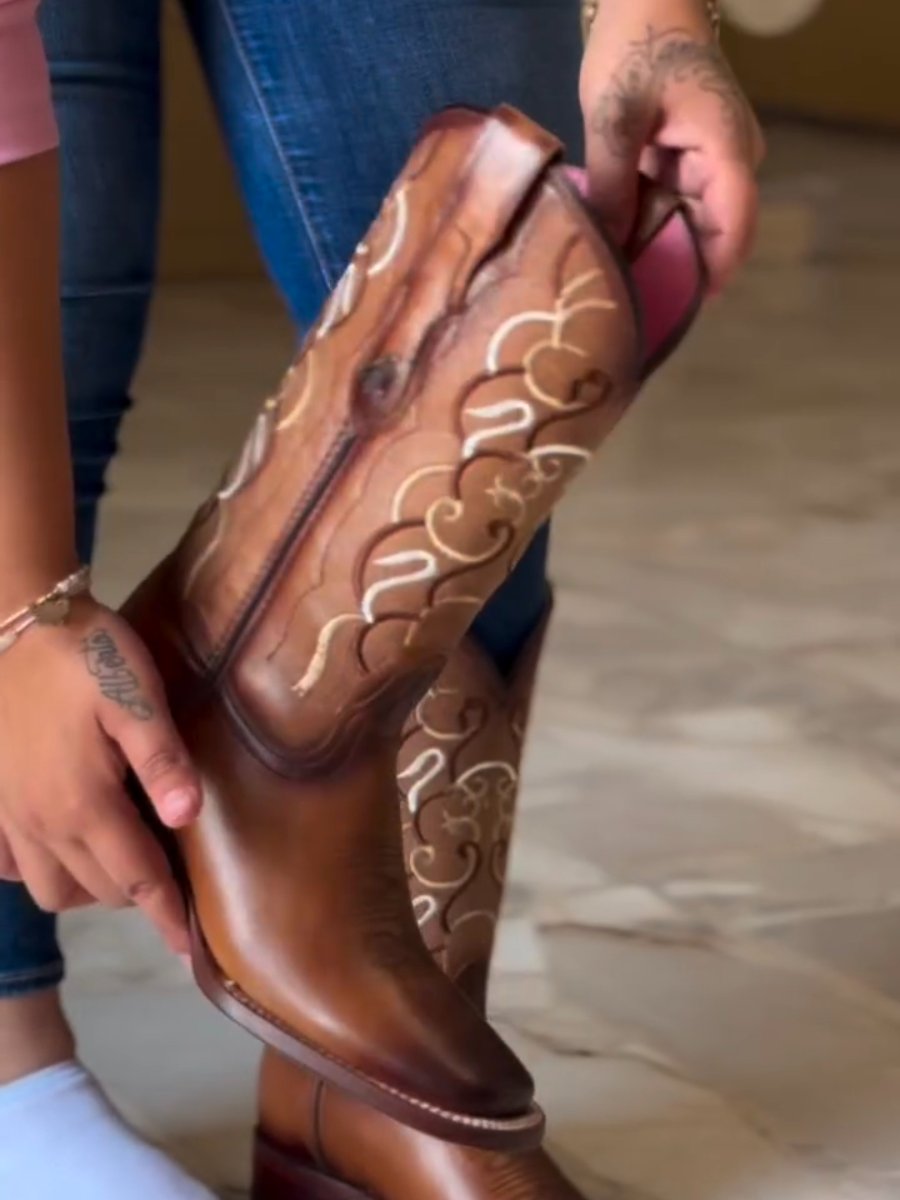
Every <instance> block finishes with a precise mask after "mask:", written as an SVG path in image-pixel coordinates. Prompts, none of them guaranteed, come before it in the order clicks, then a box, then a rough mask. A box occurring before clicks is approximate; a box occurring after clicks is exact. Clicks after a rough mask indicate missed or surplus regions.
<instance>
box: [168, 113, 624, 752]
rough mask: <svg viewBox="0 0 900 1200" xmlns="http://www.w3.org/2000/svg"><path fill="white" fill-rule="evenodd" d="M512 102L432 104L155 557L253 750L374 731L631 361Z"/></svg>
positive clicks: (419, 685)
mask: <svg viewBox="0 0 900 1200" xmlns="http://www.w3.org/2000/svg"><path fill="white" fill-rule="evenodd" d="M559 152H560V148H559V146H558V144H557V143H556V142H555V141H554V140H553V139H552V138H551V137H550V136H549V135H548V134H546V133H545V132H544V131H542V130H540V129H539V128H538V127H537V126H534V125H532V124H531V123H530V122H528V121H527V120H526V119H525V118H524V117H521V116H520V115H519V114H516V113H514V112H513V111H512V110H498V111H497V112H496V113H494V114H492V115H490V116H486V115H481V114H473V113H466V112H451V113H447V114H445V115H443V116H442V117H440V118H438V119H437V120H436V121H435V122H434V123H433V125H432V126H431V127H430V129H429V130H428V132H427V133H426V135H425V137H424V139H423V140H422V142H421V143H420V144H419V146H418V147H417V149H416V151H415V152H414V154H413V156H412V159H411V160H410V162H409V164H408V166H407V168H406V170H405V171H404V172H403V174H402V175H401V177H400V178H399V180H398V182H397V184H396V186H395V188H394V189H393V191H392V193H391V195H390V196H389V197H388V199H387V201H386V203H385V206H384V209H383V211H382V213H381V215H380V217H379V218H378V220H377V221H376V222H375V225H374V226H373V229H372V231H371V232H370V234H369V235H368V237H367V238H366V240H365V241H364V242H363V243H362V244H361V245H360V247H359V248H358V250H357V252H356V255H355V257H354V260H353V262H352V263H351V264H350V266H349V268H348V270H347V273H346V275H345V276H344V278H343V280H342V281H341V283H340V284H339V286H338V288H337V289H336V291H335V293H334V296H333V298H332V300H331V301H330V302H329V304H328V305H327V307H326V309H325V311H324V313H323V315H322V317H321V319H320V321H319V322H318V324H317V325H316V326H315V327H314V328H313V329H312V330H311V331H310V333H309V336H308V337H307V339H306V341H305V344H304V346H303V349H302V351H301V353H300V356H299V357H298V359H297V361H296V363H295V364H294V366H293V367H292V368H291V370H290V371H289V373H288V375H287V377H286V379H285V381H284V383H283V385H282V387H281V389H280V391H279V392H278V394H277V395H276V396H275V397H273V398H272V399H270V400H268V401H267V402H266V404H265V405H264V406H263V409H262V411H261V413H260V414H259V416H258V417H257V419H256V422H255V424H254V427H253V430H252V432H251V435H250V437H249V439H248V441H247V443H246V445H245V446H244V449H243V451H242V453H241V454H240V456H239V457H238V460H237V462H236V463H235V465H234V467H233V469H232V470H231V471H230V472H229V473H228V475H227V476H226V478H225V480H224V481H223V483H222V486H221V487H220V489H219V490H218V492H217V494H216V495H215V497H213V499H212V500H211V501H210V503H208V504H207V505H206V506H204V508H203V509H202V510H201V511H200V513H198V515H197V518H196V520H195V521H194V523H193V525H192V527H191V529H190V530H189V532H188V534H187V536H186V537H185V539H184V540H183V542H182V544H181V546H180V547H179V549H178V551H177V552H176V554H175V555H174V557H173V559H172V560H171V561H170V563H169V564H168V567H167V568H166V570H167V572H168V579H167V589H166V590H167V592H168V594H169V596H170V597H172V603H174V604H175V606H176V608H177V612H176V613H175V614H174V620H175V623H176V624H177V625H178V627H179V628H180V630H181V631H182V636H186V637H187V639H188V641H189V643H190V657H191V660H192V661H193V662H195V663H196V664H197V669H198V671H199V673H200V674H201V675H202V676H204V677H205V678H206V680H207V682H208V684H210V685H212V686H214V687H215V688H216V689H217V690H218V691H220V692H223V693H226V694H227V696H228V700H229V707H230V710H231V714H232V718H233V719H234V721H235V722H236V723H237V724H238V725H239V726H240V728H241V730H242V732H243V734H244V736H245V737H246V738H247V739H248V740H249V741H251V742H252V743H253V744H254V745H255V747H256V748H257V752H258V753H259V754H260V755H261V756H262V757H264V758H265V760H266V761H268V762H269V763H270V764H271V765H272V767H273V769H276V770H279V771H281V772H283V773H287V774H291V773H303V772H309V771H310V770H315V769H320V768H322V767H325V766H328V765H330V764H333V763H334V762H336V761H342V760H344V759H346V757H347V756H348V754H352V753H354V752H356V751H357V750H358V749H359V748H360V746H361V745H362V744H363V743H365V742H366V741H367V740H368V739H371V738H372V737H373V736H394V735H396V734H398V733H399V729H400V725H401V724H402V721H403V720H404V719H405V717H406V715H407V713H408V711H409V709H410V707H411V706H412V704H413V703H415V700H416V699H418V697H419V696H421V694H422V693H423V691H424V690H425V689H426V688H427V686H428V685H429V684H430V683H431V682H433V680H434V679H435V678H436V677H437V675H438V673H439V671H440V669H441V668H442V666H443V664H444V662H445V661H446V658H447V655H448V654H449V652H450V651H451V650H452V649H453V647H454V646H455V645H456V644H458V642H459V641H460V639H461V638H462V636H463V634H464V632H465V630H466V629H467V628H468V626H469V625H470V624H471V621H472V619H473V618H474V616H475V615H476V614H477V612H478V610H479V609H480V607H481V606H482V605H483V603H484V602H485V601H486V599H487V598H488V597H489V596H490V595H491V594H492V592H493V591H494V590H495V589H496V588H497V586H499V584H500V583H501V582H502V580H503V579H504V578H505V577H506V575H507V574H508V572H509V570H510V569H511V566H512V565H513V564H514V563H515V561H516V559H517V557H518V556H519V555H520V554H521V553H522V552H523V551H524V549H525V547H526V546H527V544H528V542H529V541H530V539H531V537H532V536H533V534H534V532H535V530H536V529H537V528H538V526H539V525H540V524H541V523H543V521H544V520H545V519H546V517H547V515H548V514H549V512H550V509H551V508H552V507H553V505H554V504H555V502H556V500H557V499H558V498H559V495H560V493H561V491H562V490H563V488H564V486H565V484H566V483H567V482H568V480H569V479H570V477H571V476H572V474H573V473H574V471H575V470H576V469H577V468H579V467H580V466H582V465H583V464H584V463H585V461H587V459H588V458H589V456H590V454H591V452H592V451H593V450H594V449H595V448H596V446H597V445H598V444H599V442H600V441H601V440H602V438H603V436H604V435H605V434H606V433H607V432H608V431H609V429H610V428H611V427H612V425H613V424H614V423H615V421H616V420H617V418H618V417H619V416H620V415H621V412H622V411H623V409H624V407H625V406H626V404H627V402H628V400H629V399H630V398H631V396H632V394H633V392H634V390H635V388H636V385H637V380H638V375H639V364H638V358H639V338H638V332H637V325H636V318H635V311H634V301H633V297H632V295H631V292H630V287H629V284H628V282H627V280H626V277H625V275H624V274H623V271H622V269H621V266H620V264H619V263H618V262H617V260H616V257H615V255H614V253H613V252H612V251H611V250H610V248H609V246H608V245H607V243H606V242H605V241H604V239H603V237H602V236H601V235H600V233H599V232H598V230H597V228H596V226H595V225H594V223H593V221H592V219H591V217H590V215H589V214H588V212H587V210H586V209H585V207H584V205H583V204H582V203H581V201H580V199H579V198H578V197H577V196H576V194H575V192H574V190H573V188H572V187H571V185H570V184H569V182H568V180H567V178H566V176H565V173H564V171H563V168H562V167H561V166H558V165H553V164H554V162H555V160H556V158H557V157H558V155H559Z"/></svg>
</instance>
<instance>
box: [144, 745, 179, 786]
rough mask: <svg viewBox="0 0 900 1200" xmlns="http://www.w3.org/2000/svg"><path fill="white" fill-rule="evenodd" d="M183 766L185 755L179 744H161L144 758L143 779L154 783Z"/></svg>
mask: <svg viewBox="0 0 900 1200" xmlns="http://www.w3.org/2000/svg"><path fill="white" fill-rule="evenodd" d="M183 766H185V759H184V755H183V754H182V753H181V751H180V750H179V749H178V747H177V746H159V747H157V749H155V750H153V751H152V752H151V753H150V754H148V755H147V756H146V757H145V758H144V760H143V764H142V767H141V775H142V779H143V780H144V782H145V783H150V784H152V783H154V782H155V781H156V780H157V779H161V778H162V777H163V776H165V775H170V774H171V773H172V772H173V771H177V770H179V769H180V768H182V767H183Z"/></svg>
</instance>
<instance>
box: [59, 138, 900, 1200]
mask: <svg viewBox="0 0 900 1200" xmlns="http://www.w3.org/2000/svg"><path fill="white" fill-rule="evenodd" d="M771 142H772V154H771V161H770V165H769V167H768V176H767V181H766V184H765V188H764V199H765V204H764V212H763V219H762V225H761V229H762V236H761V245H760V249H759V252H758V254H757V257H756V259H755V262H754V263H753V265H752V266H751V267H750V268H749V269H748V271H747V272H746V274H745V275H744V277H743V278H742V279H741V281H740V282H739V283H738V284H737V286H736V287H735V288H734V290H733V292H732V293H731V294H730V295H729V296H728V297H727V298H726V299H725V300H723V301H722V302H720V303H716V304H714V305H711V306H710V308H709V310H708V312H707V313H706V315H705V317H704V320H703V322H702V324H701V326H700V328H699V329H698V330H697V332H696V335H695V336H694V337H692V339H691V340H690V342H689V344H688V345H687V346H686V347H685V349H684V350H683V352H682V353H681V354H680V355H679V356H678V357H677V358H676V360H675V361H674V362H673V363H672V364H671V365H670V366H669V367H668V368H667V370H666V371H665V372H664V374H663V375H662V376H661V377H660V378H659V379H657V380H655V381H654V382H653V383H652V384H651V386H650V387H649V388H648V389H647V392H646V394H645V395H644V396H643V397H642V398H641V400H640V402H639V403H638V404H637V406H636V408H635V411H634V413H633V415H632V416H630V417H629V419H628V420H627V421H626V422H625V423H624V425H623V427H622V429H621V431H619V432H617V433H616V435H615V436H614V437H613V438H612V439H611V442H610V444H609V446H608V447H607V448H605V450H604V452H603V454H602V455H601V456H600V458H599V459H598V461H597V463H596V465H594V466H593V467H591V468H590V469H589V470H588V471H587V473H586V474H585V476H584V477H583V479H582V480H581V482H580V483H579V485H578V487H577V488H576V489H575V491H574V493H573V495H572V496H571V498H570V500H569V502H568V503H567V505H566V506H565V508H564V510H563V511H562V513H561V514H560V517H559V520H558V522H557V525H556V532H555V543H554V559H553V561H554V575H555V577H556V582H557V596H558V607H557V615H556V624H555V627H554V629H553V631H552V634H551V637H550V642H549V647H548V652H547V656H546V660H545V664H544V668H543V671H542V676H541V686H540V695H539V700H538V703H537V706H536V712H535V721H534V732H533V737H532V740H531V744H530V746H529V750H528V755H527V763H526V770H525V780H526V783H525V794H524V797H523V806H522V814H521V819H520V823H519V837H518V846H517V850H516V853H515V855H514V858H513V865H512V879H511V886H510V894H509V906H508V914H507V919H506V922H505V924H504V927H503V930H502V935H501V939H500V945H499V951H498V967H497V974H496V978H495V981H494V987H493V992H492V1000H491V1007H492V1012H493V1013H494V1015H495V1016H496V1017H497V1019H498V1020H499V1021H500V1022H501V1024H502V1027H503V1029H504V1031H505V1032H506V1033H508V1034H509V1036H510V1037H511V1038H512V1039H513V1041H514V1042H515V1044H516V1046H517V1047H518V1048H519V1049H520V1051H521V1052H522V1054H523V1055H524V1057H525V1058H526V1059H527V1060H528V1062H529V1064H530V1065H531V1067H532V1068H533V1070H534V1072H535V1075H536V1078H537V1079H538V1082H539V1085H540V1091H541V1095H542V1098H543V1100H544V1102H545V1104H546V1107H547V1109H548V1112H549V1115H550V1128H551V1145H552V1147H553V1149H554V1152H555V1153H556V1154H557V1155H558V1156H559V1158H560V1161H561V1162H562V1163H563V1165H564V1166H565V1168H566V1170H567V1171H569V1172H570V1173H571V1175H572V1177H573V1179H575V1180H576V1181H577V1182H578V1184H579V1185H580V1186H581V1187H582V1188H583V1189H584V1192H585V1195H586V1196H587V1197H588V1198H589V1200H896V1198H897V1197H898V1196H900V966H898V963H900V915H898V914H900V739H898V737H897V715H896V710H897V700H898V697H900V603H898V596H900V556H898V554H897V531H898V528H900V415H898V409H897V401H896V389H897V380H898V377H900V340H898V338H897V335H896V331H895V329H894V325H895V322H896V290H897V271H898V268H900V208H898V206H897V205H896V203H895V201H894V199H893V197H894V196H896V195H897V193H898V187H900V157H898V156H897V154H896V147H895V146H894V145H893V144H892V143H889V142H887V141H884V140H878V139H867V138H865V137H862V136H858V135H854V136H851V135H838V134H829V133H826V132H822V131H813V130H809V129H802V128H792V127H783V128H779V129H776V130H774V131H773V134H772V139H771ZM293 340H294V338H293V334H292V331H291V330H290V328H289V327H288V325H287V322H286V321H285V319H284V317H283V316H282V315H281V314H280V313H279V311H278V309H277V306H276V304H275V302H274V300H273V299H272V297H271V296H270V294H269V293H268V291H267V290H266V289H265V288H264V287H262V286H255V285H248V284H241V285H235V286H228V285H220V284H217V285H216V286H215V287H203V286H198V287H179V288H172V289H167V290H165V291H164V293H163V294H162V296H161V298H160V302H159V304H158V307H157V311H156V315H155V322H154V330H153V337H152V338H151V343H150V352H149V355H148V358H147V362H146V364H145V367H144V370H143V373H142V377H141V380H140V383H139V386H138V388H137V393H138V397H139V401H140V402H139V404H138V405H137V406H136V410H135V412H134V415H133V417H132V418H131V419H130V421H129V424H128V428H127V431H126V435H125V439H124V446H125V452H124V454H123V456H122V458H121V460H120V461H119V463H118V464H117V465H116V469H115V472H114V477H113V491H112V495H111V497H110V499H109V502H108V504H107V506H106V508H105V512H104V520H103V529H102V539H101V552H100V566H99V579H100V584H101V588H102V591H103V593H104V595H105V596H107V597H108V598H109V599H110V600H113V601H115V600H118V599H120V598H121V597H123V596H124V595H125V594H126V593H127V591H128V589H129V588H130V586H132V585H133V583H134V582H135V580H137V579H138V578H139V577H140V575H141V573H142V572H143V571H144V570H145V569H146V568H147V567H148V566H149V565H150V564H151V563H152V562H154V561H155V560H156V559H157V558H158V557H159V556H160V555H161V554H162V553H163V552H164V551H165V550H167V549H168V547H169V546H170V544H171V541H172V539H173V537H174V536H175V534H176V533H177V532H178V530H179V528H180V526H181V525H182V524H183V522H184V520H185V517H186V514H187V513H189V512H190V510H191V509H192V507H193V506H194V505H195V504H196V503H198V502H199V501H200V500H201V499H202V498H203V496H204V495H205V493H206V491H207V489H208V488H209V486H210V484H211V483H212V482H213V481H214V480H215V479H216V478H217V476H218V474H219V472H220V470H221V467H222V464H223V461H224V460H225V458H226V457H227V456H228V454H229V453H230V452H231V450H232V448H233V447H234V446H235V445H236V444H237V443H238V441H239V439H240V437H241V434H242V432H243V430H244V428H245V427H246V425H247V422H248V419H249V417H250V414H251V412H252V411H253V410H254V409H255V407H256V405H257V403H258V401H259V400H260V398H261V397H262V396H264V395H265V394H266V392H267V390H268V389H270V388H271V387H272V385H273V383H274V381H275V380H277V378H278V377H279V375H280V372H281V369H282V366H283V364H284V362H285V360H286V359H287V357H288V355H289V353H290V348H291V345H292V342H293ZM66 940H67V945H68V949H69V953H70V959H71V963H72V970H71V977H70V981H69V985H68V1000H69V1004H70V1007H71V1009H72V1011H73V1014H74V1016H75V1018H76V1021H77V1024H78V1027H79V1030H80V1033H81V1037H82V1044H83V1050H84V1054H85V1057H86V1058H87V1059H88V1060H89V1062H90V1063H91V1064H92V1065H94V1066H95V1068H96V1069H97V1070H98V1072H99V1073H100V1075H101V1076H102V1077H103V1078H104V1079H105V1080H106V1081H107V1082H108V1084H109V1085H110V1087H111V1089H112V1091H113V1093H114V1095H115V1097H116V1098H117V1100H118V1101H119V1102H120V1103H121V1104H122V1105H123V1107H124V1108H125V1109H126V1111H127V1112H128V1113H129V1114H131V1115H133V1117H134V1119H135V1120H136V1121H137V1122H138V1123H139V1124H140V1125H142V1127H144V1128H145V1129H147V1130H148V1131H149V1132H150V1133H151V1135H153V1136H155V1137H158V1138H160V1139H161V1140H163V1141H164V1142H165V1143H166V1144H167V1145H170V1146H171V1147H172V1148H173V1150H174V1151H175V1152H176V1153H177V1154H178V1155H179V1156H181V1157H182V1158H183V1159H184V1161H185V1162H187V1163H188V1164H189V1165H190V1166H192V1168H194V1169H195V1170H197V1171H198V1172H199V1173H200V1174H202V1175H203V1176H204V1177H205V1178H207V1179H209V1180H210V1181H211V1182H212V1183H213V1184H214V1185H215V1186H216V1187H217V1188H219V1189H220V1190H221V1191H222V1194H223V1195H227V1196H229V1197H236V1196H239V1195H240V1194H241V1191H242V1189H244V1188H245V1187H246V1183H247V1152H248V1146H249V1137H250V1132H249V1131H250V1126H251V1123H252V1118H253V1075H254V1070H255V1059H256V1050H255V1048H254V1047H253V1046H252V1044H251V1043H250V1042H249V1040H248V1039H247V1038H246V1037H245V1036H244V1035H243V1034H242V1033H241V1032H240V1031H238V1030H236V1029H234V1028H232V1027H231V1026H229V1025H228V1024H227V1023H226V1022H224V1021H223V1020H222V1019H221V1018H219V1017H218V1016H217V1015H216V1014H214V1013H213V1012H212V1011H211V1010H209V1009H208V1007H207V1006H206V1005H205V1004H204V1003H203V1002H202V1001H201V1000H200V999H199V998H198V996H197V995H196V994H195V992H194V989H193V986H192V985H191V983H190V981H189V980H188V979H187V976H186V974H185V972H184V970H183V969H182V967H181V965H180V964H179V963H177V962H172V961H170V960H168V959H167V958H166V956H165V955H164V954H163V952H162V951H161V949H160V948H159V946H158V945H157V944H156V942H155V940H154V938H153V935H152V934H150V933H149V932H148V931H147V930H145V929H144V928H143V926H142V925H141V923H140V921H139V920H138V919H137V918H135V917H134V915H133V914H132V915H128V914H126V915H117V916H114V917H109V916H105V915H101V914H97V913H94V912H90V913H81V914H79V915H78V916H76V917H74V918H72V919H70V920H68V921H67V922H66ZM450 1200H452V1198H450Z"/></svg>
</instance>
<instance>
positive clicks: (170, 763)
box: [107, 704, 203, 829]
mask: <svg viewBox="0 0 900 1200" xmlns="http://www.w3.org/2000/svg"><path fill="white" fill-rule="evenodd" d="M107 732H108V733H109V734H110V735H111V736H112V737H113V738H114V739H115V741H116V742H118V744H119V748H120V749H121V751H122V753H123V755H124V756H125V759H126V760H127V762H128V765H129V766H130V767H131V769H132V770H133V771H134V773H135V775H136V776H137V778H138V782H139V783H140V785H141V787H142V788H143V789H144V791H145V792H146V794H147V796H148V798H149V800H150V803H151V804H152V805H153V808H154V809H155V811H156V814H157V816H158V817H159V819H160V820H161V821H162V823H163V824H164V825H166V826H168V828H169V829H182V828H183V827H184V826H185V825H190V824H191V823H192V822H193V821H195V820H196V819H197V817H198V816H199V815H200V810H201V808H202V806H203V793H202V790H201V786H200V779H199V776H198V774H197V772H196V770H195V769H194V767H193V766H192V764H191V760H190V755H189V754H188V751H187V748H186V747H185V745H184V743H183V742H182V740H181V738H180V736H179V734H178V731H177V730H176V728H175V724H174V722H173V721H172V718H171V716H170V715H169V713H168V710H167V709H166V708H165V705H164V704H157V705H154V709H153V715H152V716H151V717H150V718H149V719H146V720H135V719H134V718H131V717H127V716H126V717H125V718H124V719H123V720H122V722H121V723H118V722H117V723H116V727H115V728H114V729H109V730H107Z"/></svg>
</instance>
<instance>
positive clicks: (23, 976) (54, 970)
mask: <svg viewBox="0 0 900 1200" xmlns="http://www.w3.org/2000/svg"><path fill="white" fill-rule="evenodd" d="M63 966H64V964H63V961H62V959H61V958H58V959H57V960H56V961H55V962H52V963H49V964H48V965H47V966H45V967H29V968H28V969H27V970H25V971H0V989H2V988H4V987H5V986H6V985H7V984H11V983H38V982H39V981H40V980H42V979H52V978H54V977H55V976H57V975H58V974H59V973H60V971H62V970H63Z"/></svg>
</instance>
